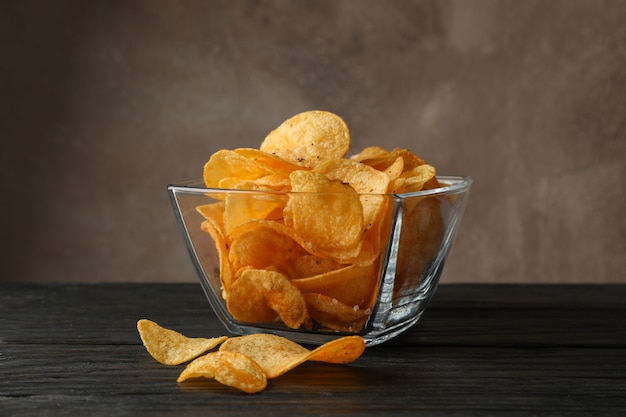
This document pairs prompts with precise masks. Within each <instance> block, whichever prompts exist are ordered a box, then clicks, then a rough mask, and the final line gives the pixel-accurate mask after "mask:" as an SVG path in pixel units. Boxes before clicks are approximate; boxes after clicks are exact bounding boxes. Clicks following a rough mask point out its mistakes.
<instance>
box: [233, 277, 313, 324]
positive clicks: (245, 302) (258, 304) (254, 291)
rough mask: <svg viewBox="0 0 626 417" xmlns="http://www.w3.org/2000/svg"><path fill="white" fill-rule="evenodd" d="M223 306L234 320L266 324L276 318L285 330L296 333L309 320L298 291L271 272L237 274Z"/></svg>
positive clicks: (285, 280)
mask: <svg viewBox="0 0 626 417" xmlns="http://www.w3.org/2000/svg"><path fill="white" fill-rule="evenodd" d="M226 305H227V307H228V311H230V313H231V314H232V315H233V317H234V318H235V319H237V320H241V321H247V322H253V323H254V322H257V323H258V322H269V321H271V320H273V317H274V316H275V315H276V314H278V316H279V317H280V319H281V320H282V322H283V323H285V325H286V326H288V327H291V328H294V329H297V328H299V327H300V326H302V325H303V324H304V323H305V321H306V320H307V319H308V312H307V308H306V303H305V302H304V299H303V298H302V293H300V290H298V288H296V287H295V286H294V285H293V284H292V283H291V281H290V280H289V278H287V276H285V275H284V274H281V273H280V272H276V271H272V270H266V269H253V268H243V269H242V270H241V271H239V273H238V274H237V278H236V279H235V281H234V283H233V284H232V285H231V288H230V290H229V292H228V293H227V300H226ZM272 312H274V313H273V315H272Z"/></svg>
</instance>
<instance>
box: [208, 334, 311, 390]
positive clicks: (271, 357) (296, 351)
mask: <svg viewBox="0 0 626 417" xmlns="http://www.w3.org/2000/svg"><path fill="white" fill-rule="evenodd" d="M220 352H238V353H240V354H242V355H246V356H247V357H249V358H251V359H252V360H254V361H255V362H256V363H258V364H259V366H260V367H261V368H262V369H263V372H265V375H266V376H267V378H268V379H272V378H276V377H278V376H280V375H282V374H284V373H285V372H287V371H289V370H290V369H293V368H295V367H296V366H298V365H299V364H301V363H302V362H304V361H306V358H307V357H308V356H309V354H310V353H311V352H310V351H309V350H308V349H306V348H305V347H303V346H300V345H299V344H297V343H295V342H292V341H291V340H289V339H286V338H284V337H281V336H276V335H273V334H267V333H258V334H251V335H247V336H238V337H231V338H229V339H228V340H227V341H226V342H225V343H223V344H222V345H221V346H220Z"/></svg>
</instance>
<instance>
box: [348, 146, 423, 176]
mask: <svg viewBox="0 0 626 417" xmlns="http://www.w3.org/2000/svg"><path fill="white" fill-rule="evenodd" d="M398 157H401V158H402V160H403V165H404V166H403V170H404V171H408V170H411V169H413V168H415V167H416V166H419V165H422V164H423V163H424V160H423V159H422V158H420V157H419V156H417V155H416V154H415V153H413V152H411V151H409V150H408V149H400V148H395V149H393V150H392V151H391V152H388V153H387V154H386V155H384V156H379V157H374V158H370V159H362V160H361V161H360V162H362V163H363V164H366V165H369V166H371V167H373V168H376V169H377V170H379V171H385V170H387V169H388V168H389V167H390V166H391V165H392V164H394V163H396V160H397V159H398Z"/></svg>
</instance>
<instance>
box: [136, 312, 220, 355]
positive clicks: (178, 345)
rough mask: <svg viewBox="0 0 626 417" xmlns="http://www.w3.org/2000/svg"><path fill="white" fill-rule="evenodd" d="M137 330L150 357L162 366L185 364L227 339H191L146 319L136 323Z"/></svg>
mask: <svg viewBox="0 0 626 417" xmlns="http://www.w3.org/2000/svg"><path fill="white" fill-rule="evenodd" d="M137 330H138V331H139V336H140V337H141V341H142V342H143V345H144V346H145V347H146V350H147V351H148V353H150V356H152V357H153V358H154V359H156V360H157V361H158V362H160V363H162V364H164V365H179V364H181V363H183V362H187V361H189V360H191V359H193V358H196V357H197V356H199V355H201V354H203V353H204V352H206V351H208V350H211V349H213V348H214V347H216V346H217V345H219V344H220V343H222V342H223V341H224V340H226V339H227V337H226V336H222V337H214V338H211V339H204V338H191V337H187V336H184V335H182V334H180V333H178V332H176V331H174V330H170V329H166V328H164V327H161V326H160V325H158V324H157V323H155V322H153V321H151V320H147V319H141V320H139V321H138V322H137Z"/></svg>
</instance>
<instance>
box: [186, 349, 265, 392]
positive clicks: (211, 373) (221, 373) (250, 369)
mask: <svg viewBox="0 0 626 417" xmlns="http://www.w3.org/2000/svg"><path fill="white" fill-rule="evenodd" d="M199 377H204V378H214V379H215V380H216V381H218V382H221V383H222V384H224V385H227V386H229V387H234V388H237V389H239V390H241V391H244V392H247V393H249V394H253V393H255V392H259V391H263V390H264V389H265V387H266V386H267V376H266V375H265V372H263V369H262V368H261V367H260V366H259V365H258V364H257V363H256V362H255V361H254V360H252V359H251V358H249V357H247V356H245V355H242V354H240V353H237V352H226V351H218V352H211V353H208V354H206V355H204V356H201V357H199V358H197V359H196V360H194V361H193V362H191V363H189V364H188V365H187V367H186V368H185V370H183V372H182V373H181V374H180V376H179V377H178V380H177V382H183V381H186V380H188V379H190V378H199Z"/></svg>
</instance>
